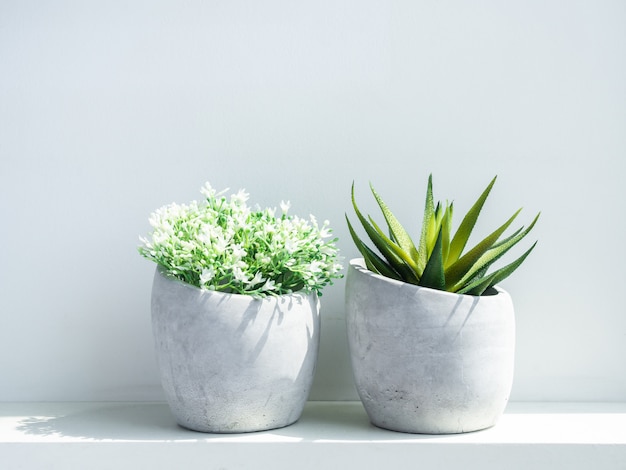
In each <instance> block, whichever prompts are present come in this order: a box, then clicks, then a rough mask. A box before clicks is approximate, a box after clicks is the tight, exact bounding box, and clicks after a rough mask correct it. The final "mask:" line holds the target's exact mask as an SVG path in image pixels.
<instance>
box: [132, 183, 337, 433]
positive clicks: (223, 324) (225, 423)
mask: <svg viewBox="0 0 626 470" xmlns="http://www.w3.org/2000/svg"><path fill="white" fill-rule="evenodd" d="M201 192H202V194H203V195H204V200H203V201H201V202H195V201H194V202H191V203H189V204H184V205H179V204H170V205H167V206H164V207H162V208H160V209H158V210H157V211H155V212H154V213H153V214H152V216H151V217H150V224H151V226H152V229H153V231H152V233H151V235H150V236H149V238H141V241H142V244H141V246H140V247H139V253H140V254H141V255H143V256H144V257H146V258H148V259H150V260H152V261H154V262H155V263H156V264H157V268H156V274H155V277H154V283H153V287H152V303H151V305H152V307H151V310H152V322H153V333H154V338H155V343H156V352H157V359H158V363H159V368H160V373H161V382H162V385H163V388H164V390H165V395H166V398H167V401H168V403H169V406H170V408H171V411H172V413H173V415H174V416H175V418H176V420H177V422H178V423H179V424H180V425H181V426H183V427H186V428H189V429H193V430H196V431H204V432H218V433H234V432H249V431H259V430H265V429H273V428H279V427H283V426H287V425H289V424H292V423H294V422H295V421H296V420H297V419H298V418H299V417H300V415H301V413H302V409H303V407H304V404H305V401H306V399H307V397H308V394H309V390H310V387H311V383H312V380H313V374H314V371H315V365H316V360H317V352H318V345H319V322H320V319H319V301H318V296H319V295H321V290H322V288H323V287H324V286H326V285H327V284H331V283H332V280H333V279H336V278H339V277H341V273H340V272H341V269H342V267H341V265H340V264H339V263H338V261H337V259H338V250H337V248H336V246H335V242H336V239H331V238H330V237H331V230H330V229H329V227H328V222H324V223H323V224H322V225H321V226H319V225H318V223H317V221H316V219H315V218H314V217H313V216H311V217H310V219H309V220H306V219H302V218H299V217H294V216H291V215H287V211H288V208H289V204H288V203H281V209H282V214H280V215H278V214H277V213H276V212H277V211H276V209H264V210H261V209H260V208H258V207H257V208H254V209H252V208H250V207H248V205H247V202H246V201H247V199H248V194H247V193H246V192H245V191H244V190H240V191H239V192H237V193H235V194H232V195H230V197H229V198H227V197H226V196H225V195H224V192H219V193H218V192H216V191H215V190H214V189H213V188H212V187H211V186H210V185H209V184H208V183H207V184H206V185H205V186H204V187H203V188H202V190H201Z"/></svg>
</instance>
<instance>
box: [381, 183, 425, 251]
mask: <svg viewBox="0 0 626 470" xmlns="http://www.w3.org/2000/svg"><path fill="white" fill-rule="evenodd" d="M370 189H371V191H372V194H373V195H374V198H375V199H376V202H377V203H378V207H380V210H381V212H382V213H383V216H384V217H385V221H386V222H387V225H388V226H389V234H390V237H389V238H391V239H392V240H393V241H395V242H396V243H397V244H398V245H399V246H400V248H402V250H403V251H404V252H406V253H407V254H408V255H409V257H410V258H412V259H417V248H416V247H415V244H414V243H413V240H411V236H410V235H409V233H408V232H407V231H406V230H405V229H404V227H403V226H402V224H401V223H400V221H399V220H398V219H397V218H396V216H395V215H393V212H391V210H389V207H387V204H385V202H384V201H383V200H382V198H381V197H380V195H379V194H378V193H377V192H376V190H375V189H374V186H373V185H372V184H371V183H370Z"/></svg>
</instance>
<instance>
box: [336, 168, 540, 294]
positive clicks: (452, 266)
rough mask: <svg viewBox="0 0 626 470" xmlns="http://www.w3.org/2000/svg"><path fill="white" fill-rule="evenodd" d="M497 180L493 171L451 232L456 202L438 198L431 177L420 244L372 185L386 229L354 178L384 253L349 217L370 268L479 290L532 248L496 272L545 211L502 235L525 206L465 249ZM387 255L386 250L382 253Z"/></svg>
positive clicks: (367, 225)
mask: <svg viewBox="0 0 626 470" xmlns="http://www.w3.org/2000/svg"><path fill="white" fill-rule="evenodd" d="M495 182H496V177H494V178H493V179H492V180H491V182H490V183H489V185H488V186H487V188H486V189H485V190H484V191H483V192H482V194H481V195H480V197H479V198H478V200H477V201H476V202H475V203H474V205H473V206H472V207H471V209H470V210H469V211H468V212H467V214H466V215H465V217H464V218H463V221H462V222H461V225H459V227H458V229H457V230H456V232H455V233H454V235H453V234H452V214H453V203H448V202H446V204H445V205H443V204H442V203H441V202H438V203H437V205H436V206H435V204H434V201H433V188H432V175H430V176H429V177H428V188H427V191H426V204H425V208H424V219H423V221H422V231H421V234H420V240H419V244H418V245H417V246H416V245H415V244H414V243H413V241H412V240H411V237H410V235H409V234H408V232H407V231H406V230H405V229H404V227H403V226H402V225H401V224H400V222H399V221H398V219H397V218H396V217H395V216H394V215H393V213H392V212H391V210H390V209H389V207H387V205H386V204H385V202H384V201H383V200H382V198H381V197H380V196H379V195H378V193H377V192H376V191H375V189H374V187H373V186H372V184H371V183H370V189H371V191H372V194H373V195H374V198H375V199H376V202H377V203H378V206H379V207H380V210H381V211H382V214H383V216H384V218H385V222H386V224H387V229H388V230H387V232H385V231H383V230H382V229H381V228H380V226H379V225H378V224H377V223H376V222H375V221H374V219H372V217H371V216H367V218H366V217H365V216H364V215H363V214H362V213H361V211H360V210H359V208H358V207H357V204H356V200H355V197H354V183H352V206H353V207H354V211H355V213H356V215H357V217H358V219H359V221H360V222H361V224H362V225H363V228H364V229H365V232H366V233H367V235H368V237H369V238H370V240H371V241H372V243H373V244H374V246H375V247H376V249H377V250H378V252H379V253H380V255H379V254H378V253H377V252H376V251H374V250H373V249H372V248H370V247H369V246H367V245H366V244H365V243H364V242H363V241H362V240H361V239H360V238H359V237H358V235H357V234H356V232H355V230H354V227H353V226H352V224H351V223H350V219H349V218H348V215H347V214H346V221H347V222H348V228H349V230H350V235H351V236H352V240H354V243H355V245H356V247H357V249H358V250H359V251H360V252H361V254H362V255H363V258H364V259H365V264H366V267H367V269H369V270H370V271H372V272H374V273H377V274H380V275H382V276H386V277H389V278H392V279H397V280H401V281H404V282H408V283H411V284H416V285H418V286H423V287H429V288H432V289H438V290H444V291H448V292H456V293H458V294H467V295H474V296H479V295H482V294H484V293H486V292H487V291H488V290H489V289H490V288H491V287H493V286H494V285H495V284H497V283H499V282H501V281H502V280H503V279H505V278H506V277H507V276H509V275H510V274H511V273H512V272H513V271H515V270H516V269H517V268H518V267H519V266H520V265H521V264H522V263H523V262H524V260H525V259H526V257H527V256H528V255H529V254H530V252H531V251H532V250H533V248H534V247H535V245H536V244H537V242H536V241H535V243H533V245H532V246H531V247H530V248H529V249H528V250H527V251H526V252H525V253H524V254H523V255H522V256H520V257H519V258H517V259H516V260H515V261H513V262H512V263H510V264H508V265H506V266H504V267H502V268H500V269H497V270H495V271H493V272H491V273H488V272H487V271H488V270H489V268H490V267H491V265H492V264H493V263H494V262H496V261H497V260H498V259H500V257H502V256H503V255H504V254H505V253H506V252H507V251H509V250H510V249H511V248H512V247H513V246H515V245H516V244H517V243H518V242H519V241H520V240H521V239H522V238H524V237H525V236H526V235H527V234H528V232H530V231H531V230H532V228H533V227H534V226H535V223H536V222H537V219H538V218H539V215H540V214H537V216H536V217H535V218H534V220H533V221H532V223H531V224H530V225H529V226H528V228H526V229H524V227H521V228H519V229H517V230H516V231H515V232H514V233H512V234H511V235H508V236H506V237H505V238H502V239H501V236H502V235H503V234H504V232H505V231H506V230H507V228H508V227H509V226H510V225H511V223H513V221H514V220H515V218H516V217H517V215H518V214H519V213H520V211H521V209H519V210H518V211H517V212H515V213H514V214H513V215H512V216H511V217H510V218H509V219H508V220H507V221H506V222H505V223H504V224H502V225H501V226H500V227H498V228H497V229H496V230H495V231H493V232H492V233H491V234H490V235H488V236H487V237H485V238H484V239H483V240H482V241H481V242H480V243H478V244H477V245H476V246H474V247H473V248H471V249H470V250H467V251H466V252H465V253H463V250H464V249H465V246H466V244H467V242H468V240H469V237H470V235H471V233H472V230H473V229H474V226H475V224H476V220H477V219H478V216H479V214H480V211H481V209H482V207H483V205H484V203H485V200H486V199H487V197H488V196H489V193H490V191H491V188H492V187H493V185H494V183H495ZM381 255H382V256H381Z"/></svg>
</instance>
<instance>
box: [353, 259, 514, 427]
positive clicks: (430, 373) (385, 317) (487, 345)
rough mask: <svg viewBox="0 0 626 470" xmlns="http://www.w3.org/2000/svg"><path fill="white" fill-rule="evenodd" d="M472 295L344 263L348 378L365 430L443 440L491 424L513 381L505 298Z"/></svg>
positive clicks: (360, 263) (510, 322)
mask: <svg viewBox="0 0 626 470" xmlns="http://www.w3.org/2000/svg"><path fill="white" fill-rule="evenodd" d="M495 291H496V292H494V295H484V296H481V297H473V296H467V295H458V294H453V293H449V292H443V291H438V290H433V289H428V288H424V287H418V286H415V285H412V284H406V283H404V282H400V281H395V280H393V279H388V278H385V277H382V276H379V275H376V274H374V273H372V272H371V271H369V270H367V269H366V268H365V267H364V263H363V260H362V259H355V260H352V261H351V262H350V267H349V269H348V275H347V284H346V315H347V328H348V340H349V346H350V355H351V360H352V368H353V372H354V378H355V382H356V386H357V390H358V393H359V396H360V397H361V401H362V402H363V405H364V407H365V410H366V411H367V414H368V415H369V418H370V420H371V422H372V423H373V424H374V425H376V426H379V427H382V428H386V429H391V430H394V431H402V432H411V433H423V434H446V433H461V432H468V431H476V430H479V429H484V428H488V427H490V426H493V425H494V424H495V423H496V421H497V420H498V418H499V417H500V416H501V415H502V413H503V411H504V408H505V406H506V404H507V401H508V398H509V394H510V391H511V385H512V381H513V359H514V348H515V319H514V314H513V304H512V302H511V298H510V296H509V295H508V294H507V293H506V292H505V291H504V290H502V289H500V288H496V289H495Z"/></svg>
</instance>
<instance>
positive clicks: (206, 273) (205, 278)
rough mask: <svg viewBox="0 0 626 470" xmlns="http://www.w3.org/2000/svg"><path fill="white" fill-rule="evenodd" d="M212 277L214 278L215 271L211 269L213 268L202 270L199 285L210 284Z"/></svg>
mask: <svg viewBox="0 0 626 470" xmlns="http://www.w3.org/2000/svg"><path fill="white" fill-rule="evenodd" d="M214 277H215V269H213V268H204V269H203V270H202V274H201V275H200V284H201V285H203V286H205V285H207V284H208V283H209V282H211V281H212V280H213V278H214Z"/></svg>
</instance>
